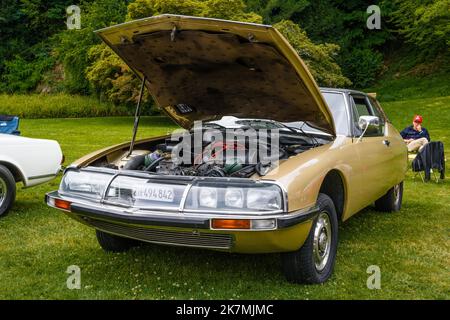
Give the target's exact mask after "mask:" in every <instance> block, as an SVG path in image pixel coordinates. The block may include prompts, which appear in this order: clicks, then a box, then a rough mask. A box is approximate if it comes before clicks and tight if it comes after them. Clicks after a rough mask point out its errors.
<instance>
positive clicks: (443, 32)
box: [391, 0, 450, 55]
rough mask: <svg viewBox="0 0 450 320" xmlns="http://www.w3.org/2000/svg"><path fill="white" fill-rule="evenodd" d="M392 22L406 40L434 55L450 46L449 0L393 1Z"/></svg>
mask: <svg viewBox="0 0 450 320" xmlns="http://www.w3.org/2000/svg"><path fill="white" fill-rule="evenodd" d="M393 7H394V10H393V12H392V14H391V19H392V20H391V21H392V22H393V23H394V24H395V25H396V26H397V32H398V33H399V34H400V35H402V36H404V37H405V39H406V41H407V42H409V43H412V44H414V45H415V46H417V47H419V48H420V49H421V50H422V52H424V53H426V54H431V55H434V54H436V53H437V52H445V51H447V53H448V49H449V48H450V0H420V1H419V0H394V1H393Z"/></svg>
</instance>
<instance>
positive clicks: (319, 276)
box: [282, 193, 338, 284]
mask: <svg viewBox="0 0 450 320" xmlns="http://www.w3.org/2000/svg"><path fill="white" fill-rule="evenodd" d="M317 205H318V207H319V215H318V216H317V218H316V219H315V220H314V223H313V225H312V227H311V230H310V232H309V235H308V238H307V239H306V241H305V243H304V244H303V246H302V247H301V248H300V249H299V250H297V251H294V252H287V253H283V254H282V264H283V271H284V274H285V276H286V278H287V280H288V281H290V282H294V283H310V284H313V283H322V282H325V281H326V280H327V279H328V278H329V277H330V276H331V274H332V273H333V268H334V261H335V258H336V252H337V243H338V220H337V214H336V209H335V207H334V203H333V201H332V200H331V198H330V197H329V196H327V195H326V194H322V193H321V194H319V198H318V200H317Z"/></svg>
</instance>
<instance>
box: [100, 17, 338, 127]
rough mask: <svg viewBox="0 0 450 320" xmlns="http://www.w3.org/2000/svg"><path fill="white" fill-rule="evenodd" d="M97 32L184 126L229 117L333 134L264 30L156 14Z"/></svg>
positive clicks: (312, 93) (318, 99) (319, 101)
mask: <svg viewBox="0 0 450 320" xmlns="http://www.w3.org/2000/svg"><path fill="white" fill-rule="evenodd" d="M97 33H98V34H99V35H100V37H101V38H102V39H103V41H105V43H106V44H108V45H109V46H110V47H111V48H112V49H113V50H114V51H115V52H116V53H117V54H118V55H119V56H120V57H121V58H122V59H123V60H124V61H125V63H127V65H128V66H129V67H130V68H131V69H132V70H133V71H134V72H136V73H137V74H138V75H139V76H140V77H143V76H145V77H146V79H147V81H146V86H147V88H148V90H149V92H150V94H151V95H152V96H153V98H154V100H155V102H156V103H157V105H158V106H159V107H160V108H162V109H163V110H164V111H165V112H166V113H167V114H168V115H169V116H170V117H171V118H172V119H174V120H175V121H176V122H177V123H178V124H179V125H181V126H182V127H184V128H189V127H191V126H192V124H193V122H194V121H197V120H203V121H207V120H215V119H219V118H221V117H222V116H224V115H233V116H236V117H241V118H244V117H245V118H259V119H272V120H277V121H282V122H290V121H300V120H301V121H307V122H309V123H311V124H313V125H314V126H316V127H318V128H319V129H322V130H324V131H327V132H329V133H331V134H334V132H335V131H334V124H333V120H332V117H331V113H330V111H329V109H328V107H327V105H326V103H325V101H324V99H323V97H322V95H321V93H320V91H319V88H318V87H317V84H316V83H315V81H314V79H313V78H312V76H311V74H310V73H309V71H308V70H307V69H306V67H305V65H304V63H303V62H302V60H301V59H300V58H299V56H298V55H297V53H296V52H295V50H294V49H293V48H292V47H291V46H290V45H289V44H288V43H287V41H286V40H285V38H284V37H283V36H282V35H281V34H280V33H279V32H278V31H277V30H275V29H274V28H273V27H271V26H266V25H258V24H250V23H241V22H233V21H225V20H218V19H206V18H196V17H186V16H176V15H162V16H156V17H151V18H145V19H141V20H136V21H132V22H128V23H124V24H121V25H117V26H113V27H110V28H106V29H102V30H99V31H97Z"/></svg>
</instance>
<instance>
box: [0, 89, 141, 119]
mask: <svg viewBox="0 0 450 320" xmlns="http://www.w3.org/2000/svg"><path fill="white" fill-rule="evenodd" d="M146 113H148V112H146ZM0 114H13V115H18V116H19V117H21V118H82V117H103V116H124V115H132V114H133V110H132V109H127V108H124V107H118V106H114V105H113V104H112V103H109V102H101V101H99V100H98V99H97V98H94V97H85V96H76V95H68V94H62V93H61V94H54V95H44V94H41V95H38V94H31V95H19V94H14V95H8V94H0Z"/></svg>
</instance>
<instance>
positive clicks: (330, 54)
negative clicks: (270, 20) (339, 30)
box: [274, 20, 351, 87]
mask: <svg viewBox="0 0 450 320" xmlns="http://www.w3.org/2000/svg"><path fill="white" fill-rule="evenodd" d="M274 27H275V28H276V29H277V30H278V31H280V32H281V33H282V34H283V35H284V36H285V37H286V39H287V40H288V41H289V43H290V44H291V45H292V46H293V47H294V49H295V50H296V51H297V53H298V54H299V56H300V57H301V58H302V59H303V61H304V62H305V63H306V65H307V66H308V67H309V70H310V71H311V73H312V75H313V76H314V78H315V79H316V81H317V82H318V83H319V85H321V86H328V87H345V86H348V85H350V84H351V81H350V80H349V79H347V78H346V77H344V76H343V75H342V71H341V68H340V67H339V65H338V64H337V63H336V61H335V57H336V56H337V53H338V52H339V46H338V45H336V44H330V43H325V44H314V43H313V42H312V41H311V40H310V39H309V38H308V36H307V34H306V32H305V31H303V30H302V29H301V28H300V27H299V26H298V24H295V23H294V22H292V21H289V20H284V21H281V22H279V23H277V24H275V25H274Z"/></svg>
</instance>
